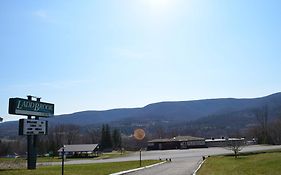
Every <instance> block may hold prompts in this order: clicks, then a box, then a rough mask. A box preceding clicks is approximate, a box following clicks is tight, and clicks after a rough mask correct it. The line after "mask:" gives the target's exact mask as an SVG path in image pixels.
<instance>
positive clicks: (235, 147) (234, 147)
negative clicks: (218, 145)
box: [226, 139, 246, 159]
mask: <svg viewBox="0 0 281 175" xmlns="http://www.w3.org/2000/svg"><path fill="white" fill-rule="evenodd" d="M245 145H246V144H245V141H244V139H231V140H228V141H227V146H226V149H228V150H231V151H233V153H234V156H235V159H236V158H237V157H238V154H239V152H240V151H241V150H242V149H243V148H244V146H245Z"/></svg>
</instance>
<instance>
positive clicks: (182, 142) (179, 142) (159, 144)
mask: <svg viewBox="0 0 281 175" xmlns="http://www.w3.org/2000/svg"><path fill="white" fill-rule="evenodd" d="M205 147H206V143H205V139H204V138H200V137H192V136H177V137H173V138H170V139H154V140H150V141H148V145H147V150H167V149H189V148H205Z"/></svg>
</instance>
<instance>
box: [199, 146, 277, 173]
mask: <svg viewBox="0 0 281 175" xmlns="http://www.w3.org/2000/svg"><path fill="white" fill-rule="evenodd" d="M225 174H228V175H241V174H243V175H261V174H263V175H266V174H268V175H280V174H281V150H274V151H267V152H258V153H243V154H241V155H240V156H239V157H238V158H237V159H235V158H234V156H232V155H231V156H230V155H227V156H214V157H209V158H207V161H206V162H205V163H204V164H203V165H202V167H201V168H200V170H199V172H198V173H197V175H225Z"/></svg>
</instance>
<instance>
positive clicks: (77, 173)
mask: <svg viewBox="0 0 281 175" xmlns="http://www.w3.org/2000/svg"><path fill="white" fill-rule="evenodd" d="M158 162H159V161H158V160H144V161H142V166H147V165H151V164H155V163H158ZM138 167H139V161H129V162H113V163H95V164H81V165H65V171H64V172H65V174H67V175H107V174H110V173H114V172H119V171H124V170H128V169H134V168H138ZM18 174H20V175H34V174H36V175H57V174H61V166H42V167H38V168H37V169H36V170H26V169H0V175H18Z"/></svg>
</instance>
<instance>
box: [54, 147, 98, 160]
mask: <svg viewBox="0 0 281 175" xmlns="http://www.w3.org/2000/svg"><path fill="white" fill-rule="evenodd" d="M62 150H63V147H61V148H60V149H59V150H58V153H59V155H62ZM98 151H99V145H98V144H77V145H65V146H64V154H65V155H66V156H67V157H90V156H97V155H98Z"/></svg>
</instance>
